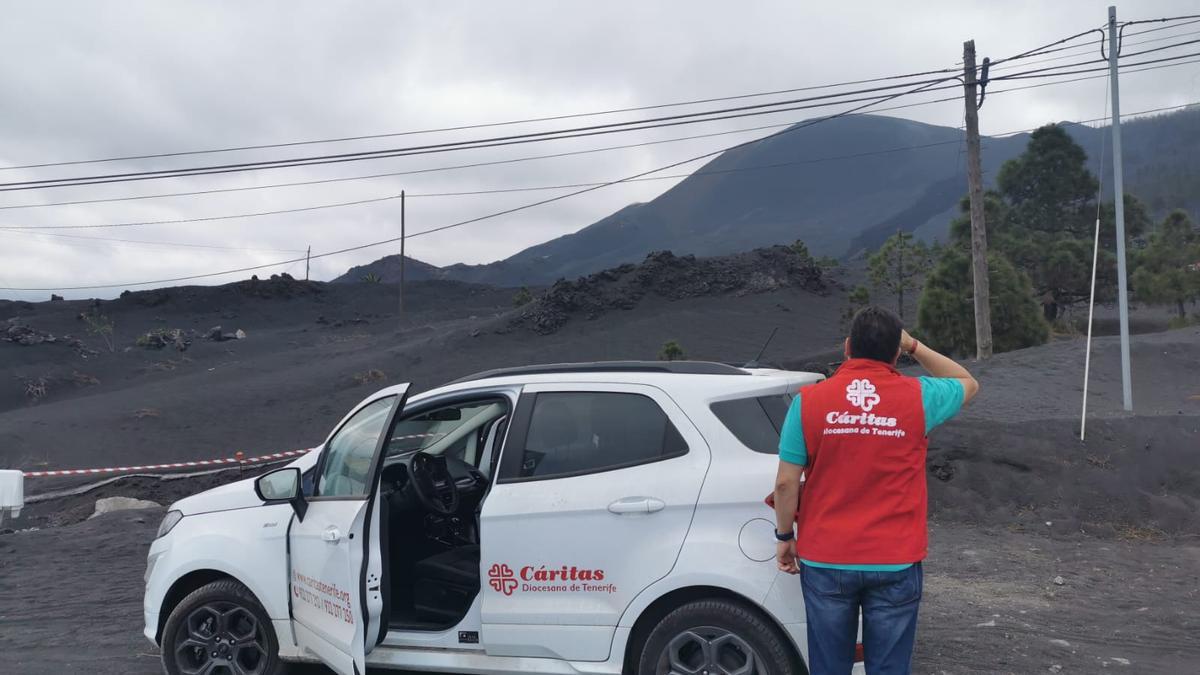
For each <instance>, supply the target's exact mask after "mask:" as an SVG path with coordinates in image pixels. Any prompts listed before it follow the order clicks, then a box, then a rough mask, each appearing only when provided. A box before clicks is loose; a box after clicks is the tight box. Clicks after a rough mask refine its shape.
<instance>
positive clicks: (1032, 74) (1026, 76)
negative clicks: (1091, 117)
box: [992, 40, 1200, 82]
mask: <svg viewBox="0 0 1200 675" xmlns="http://www.w3.org/2000/svg"><path fill="white" fill-rule="evenodd" d="M1198 42H1200V40H1190V41H1188V42H1186V43H1181V44H1180V45H1177V46H1183V45H1184V44H1194V43H1198ZM1175 46H1176V45H1172V46H1168V47H1159V48H1157V49H1147V50H1145V51H1141V52H1135V53H1134V54H1130V55H1129V56H1137V55H1139V54H1149V53H1151V52H1157V51H1162V50H1164V49H1172V48H1174V47H1175ZM1194 56H1200V52H1191V53H1188V54H1178V55H1176V56H1166V57H1163V58H1161V59H1152V60H1150V61H1139V62H1138V63H1125V64H1122V65H1121V68H1137V67H1139V66H1148V65H1152V64H1156V63H1165V62H1168V61H1178V60H1180V59H1187V58H1192V57H1194ZM1079 65H1083V64H1079ZM1062 67H1064V66H1058V68H1062ZM1066 67H1071V66H1066ZM1108 69H1109V68H1108V66H1102V67H1098V68H1086V69H1083V70H1066V71H1060V72H1054V73H1042V72H1040V70H1049V69H1040V70H1035V71H1028V73H1016V74H1013V75H1002V76H1000V77H993V78H992V81H993V82H996V81H1002V80H1032V79H1040V78H1045V77H1065V76H1067V75H1081V74H1084V73H1095V72H1099V71H1107V70H1108ZM1130 72H1137V71H1130Z"/></svg>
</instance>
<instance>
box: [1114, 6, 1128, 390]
mask: <svg viewBox="0 0 1200 675" xmlns="http://www.w3.org/2000/svg"><path fill="white" fill-rule="evenodd" d="M1118 48H1119V47H1118V45H1117V8H1116V7H1115V6H1113V7H1109V8H1108V69H1109V79H1110V80H1111V82H1112V84H1111V87H1112V145H1113V204H1114V205H1115V206H1116V211H1117V307H1118V308H1119V310H1120V314H1121V395H1122V399H1123V401H1124V405H1125V410H1128V411H1132V410H1133V383H1132V381H1131V379H1130V366H1129V297H1128V295H1129V289H1128V284H1127V283H1126V280H1125V185H1124V177H1123V176H1122V175H1121V90H1120V84H1119V82H1118V77H1117V60H1118V59H1117V50H1118Z"/></svg>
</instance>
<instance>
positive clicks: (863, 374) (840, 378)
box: [796, 359, 928, 565]
mask: <svg viewBox="0 0 1200 675" xmlns="http://www.w3.org/2000/svg"><path fill="white" fill-rule="evenodd" d="M800 393H801V404H800V410H801V424H802V426H803V429H804V443H805V445H806V446H807V447H808V469H807V471H806V474H807V480H806V482H805V484H804V496H803V498H802V499H801V500H800V512H799V518H798V521H799V522H798V525H799V529H798V531H797V534H796V554H797V556H798V557H800V558H803V559H804V560H811V561H813V562H824V563H835V564H859V565H870V564H881V565H882V564H901V563H915V562H919V561H921V560H923V559H924V558H925V555H926V549H927V546H928V537H927V534H926V522H925V516H926V509H927V497H926V487H925V452H926V449H927V447H928V443H927V441H926V439H925V408H924V405H923V404H922V402H921V383H920V380H917V379H916V378H913V377H905V376H904V375H901V374H900V373H899V372H897V371H896V369H895V368H893V367H891V366H889V365H888V364H886V363H882V362H879V361H874V360H871V359H851V360H849V361H847V362H846V363H844V364H842V367H841V368H839V369H838V371H837V372H836V373H834V374H833V377H830V378H829V379H828V380H825V381H824V382H819V383H817V384H814V385H811V386H808V387H805V388H803V389H801V390H800Z"/></svg>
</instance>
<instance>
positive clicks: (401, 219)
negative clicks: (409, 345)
mask: <svg viewBox="0 0 1200 675" xmlns="http://www.w3.org/2000/svg"><path fill="white" fill-rule="evenodd" d="M404 237H405V232H404V190H401V191H400V319H399V321H400V324H401V325H403V324H404Z"/></svg>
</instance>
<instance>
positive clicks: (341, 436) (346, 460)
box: [317, 396, 396, 497]
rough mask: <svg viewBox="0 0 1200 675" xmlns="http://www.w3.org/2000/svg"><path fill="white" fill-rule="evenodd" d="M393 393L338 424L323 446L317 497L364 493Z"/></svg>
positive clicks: (394, 399) (350, 495)
mask: <svg viewBox="0 0 1200 675" xmlns="http://www.w3.org/2000/svg"><path fill="white" fill-rule="evenodd" d="M395 404H396V397H395V396H388V397H387V398H381V399H379V400H378V401H372V402H371V403H369V404H367V405H366V406H365V407H364V408H362V409H361V410H359V411H358V412H356V413H354V416H353V417H351V418H350V419H349V420H347V421H346V423H345V424H343V425H342V428H341V429H338V432H337V433H336V434H334V436H333V439H331V440H330V441H329V445H328V446H327V447H326V448H325V457H324V459H323V463H322V465H321V473H320V476H318V482H317V496H319V497H362V496H365V495H366V494H367V475H368V473H369V472H370V470H371V460H372V459H374V457H375V447H376V445H377V444H378V443H379V436H380V434H382V433H383V426H384V425H385V424H387V420H388V413H389V412H390V411H391V409H392V406H393V405H395Z"/></svg>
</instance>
